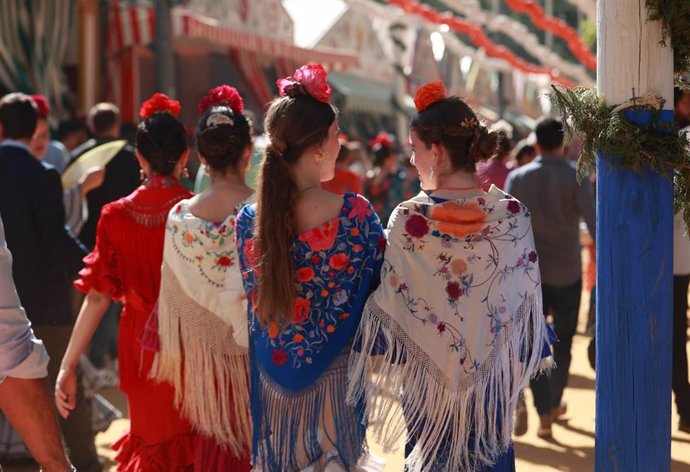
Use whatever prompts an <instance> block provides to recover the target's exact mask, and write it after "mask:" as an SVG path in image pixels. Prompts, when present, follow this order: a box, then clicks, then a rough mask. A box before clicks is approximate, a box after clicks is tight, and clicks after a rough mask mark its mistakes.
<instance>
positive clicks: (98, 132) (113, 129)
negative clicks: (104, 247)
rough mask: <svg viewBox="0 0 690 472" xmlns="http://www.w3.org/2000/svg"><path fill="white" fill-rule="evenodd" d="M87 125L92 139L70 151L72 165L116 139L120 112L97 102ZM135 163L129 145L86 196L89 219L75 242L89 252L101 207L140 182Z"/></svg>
mask: <svg viewBox="0 0 690 472" xmlns="http://www.w3.org/2000/svg"><path fill="white" fill-rule="evenodd" d="M88 124H89V128H90V129H91V132H92V133H93V138H92V139H89V140H88V141H86V142H85V143H84V144H82V145H81V146H79V147H77V148H76V149H75V150H74V151H73V152H72V162H76V161H78V160H79V158H80V157H81V156H82V155H84V153H85V152H86V151H89V150H91V149H93V148H94V147H96V146H99V145H101V144H104V143H107V142H109V141H113V140H115V139H119V137H120V111H119V110H118V108H117V107H116V106H115V105H113V104H112V103H98V104H96V105H94V106H93V107H92V108H91V110H90V111H89V116H88ZM139 171H140V169H139V162H138V161H137V158H136V156H135V155H134V150H133V149H132V148H131V147H130V146H125V147H124V148H123V149H122V150H121V151H120V152H119V153H117V155H116V156H115V157H113V159H112V160H111V161H110V162H109V163H108V165H106V166H105V180H104V181H103V184H102V185H101V186H100V187H98V188H96V189H94V190H92V191H90V192H89V193H88V194H87V195H86V200H87V202H88V207H89V217H88V219H87V220H86V223H85V224H84V227H83V228H82V230H81V232H80V233H79V240H80V241H81V242H82V243H84V245H85V246H86V247H88V248H89V250H91V249H93V247H94V244H95V243H96V226H97V225H98V218H99V217H100V216H101V208H103V205H105V204H107V203H110V202H113V201H115V200H118V199H120V198H122V197H124V196H127V195H129V194H130V193H132V192H133V191H134V190H135V189H136V188H137V187H138V186H139V184H140V183H141V178H140V172H139Z"/></svg>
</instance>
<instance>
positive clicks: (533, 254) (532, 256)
mask: <svg viewBox="0 0 690 472" xmlns="http://www.w3.org/2000/svg"><path fill="white" fill-rule="evenodd" d="M527 257H528V258H529V261H530V262H537V253H536V252H534V251H532V252H530V253H529V255H528V256H527Z"/></svg>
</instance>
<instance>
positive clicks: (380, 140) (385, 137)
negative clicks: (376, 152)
mask: <svg viewBox="0 0 690 472" xmlns="http://www.w3.org/2000/svg"><path fill="white" fill-rule="evenodd" d="M394 144H395V143H394V142H393V138H392V137H391V135H390V134H388V133H379V134H377V135H376V137H375V138H374V139H372V140H371V141H369V147H370V148H372V149H374V148H377V146H378V147H379V148H386V149H393V145H394Z"/></svg>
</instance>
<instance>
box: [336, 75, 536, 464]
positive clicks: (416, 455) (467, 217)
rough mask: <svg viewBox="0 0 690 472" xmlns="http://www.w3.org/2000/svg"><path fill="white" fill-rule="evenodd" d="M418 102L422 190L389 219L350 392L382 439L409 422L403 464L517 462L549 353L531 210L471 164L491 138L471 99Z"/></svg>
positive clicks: (435, 88) (413, 134)
mask: <svg viewBox="0 0 690 472" xmlns="http://www.w3.org/2000/svg"><path fill="white" fill-rule="evenodd" d="M415 104H416V106H417V110H418V113H417V115H416V116H415V118H414V120H413V121H412V125H411V130H410V144H411V145H412V150H413V155H412V163H413V164H414V165H415V167H417V169H418V171H419V175H420V179H421V183H422V188H423V189H425V190H424V191H422V192H421V193H420V194H419V195H417V196H416V197H414V198H413V199H411V200H408V201H406V202H403V203H401V204H400V205H399V206H398V207H397V208H396V209H395V211H394V212H393V214H392V215H391V218H390V221H389V223H388V231H387V232H388V245H387V248H386V252H385V259H384V264H383V268H382V270H381V285H380V286H379V288H378V289H377V290H376V291H375V292H374V293H373V294H372V295H371V296H370V297H369V300H368V301H367V304H366V306H365V309H364V313H363V315H362V321H361V324H360V327H359V330H358V333H357V337H356V341H355V346H356V351H358V352H353V354H352V356H351V359H350V388H349V399H350V401H353V402H356V401H358V400H360V399H361V398H362V396H365V397H366V399H367V403H368V414H369V421H370V425H373V426H372V427H373V429H374V432H375V433H376V434H377V435H378V438H379V439H380V440H382V441H383V444H384V447H389V448H390V447H392V446H393V444H394V443H395V442H396V440H397V439H398V438H399V437H400V436H401V434H402V433H403V432H404V431H405V428H407V431H408V436H407V437H408V440H407V447H406V458H405V466H406V470H408V471H414V472H417V471H433V472H436V471H444V472H446V471H447V472H451V471H453V472H457V471H462V472H473V471H481V472H486V471H494V472H510V471H514V470H515V456H514V453H513V448H512V441H511V433H512V429H513V415H514V412H515V407H516V402H517V399H518V395H519V392H520V390H521V389H522V388H523V387H524V386H525V385H527V383H528V381H529V379H530V377H532V376H533V375H535V374H536V373H537V372H538V371H539V370H540V368H541V367H542V366H543V365H544V358H545V357H548V356H549V355H550V350H549V348H548V343H549V335H548V328H547V326H546V323H545V322H544V317H543V314H542V310H541V291H540V277H539V266H538V264H537V257H538V256H537V253H536V251H535V246H534V240H533V236H532V228H531V224H530V216H529V212H528V210H527V208H525V207H524V206H523V205H522V204H521V203H520V202H518V201H517V200H515V199H513V198H512V197H511V196H510V195H507V194H505V193H503V192H502V191H500V190H499V189H497V188H496V187H492V188H491V189H490V190H489V191H488V192H484V191H482V190H481V188H480V186H479V184H478V182H477V179H476V174H475V165H476V163H477V162H478V161H482V160H486V159H488V158H490V157H491V156H492V155H493V154H494V153H495V150H496V145H497V135H496V134H495V133H492V132H489V131H488V130H487V128H486V127H484V126H483V125H482V124H480V123H479V121H478V120H477V117H476V116H475V114H474V113H473V111H472V110H471V109H470V108H469V106H467V105H466V104H465V103H464V102H463V101H462V100H460V99H459V98H458V97H454V96H452V97H446V95H445V90H444V88H443V85H442V84H441V83H439V82H435V83H431V84H428V85H426V86H424V87H422V89H420V91H419V92H418V93H417V95H416V97H415ZM373 356H381V357H382V358H383V359H382V360H381V359H380V360H379V361H378V362H376V363H373V362H371V359H372V357H373ZM373 365H375V366H376V372H375V373H372V370H373V369H372V366H373ZM372 374H373V375H372ZM398 401H399V402H400V405H401V407H402V410H403V415H396V414H395V409H394V407H395V404H396V403H398Z"/></svg>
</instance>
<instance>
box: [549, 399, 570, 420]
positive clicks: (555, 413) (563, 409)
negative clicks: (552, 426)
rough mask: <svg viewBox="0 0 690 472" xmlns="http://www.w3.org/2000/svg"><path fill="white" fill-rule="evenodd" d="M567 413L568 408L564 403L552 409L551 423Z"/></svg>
mask: <svg viewBox="0 0 690 472" xmlns="http://www.w3.org/2000/svg"><path fill="white" fill-rule="evenodd" d="M567 412H568V406H567V405H566V404H565V403H561V404H560V405H558V406H555V407H553V409H552V410H551V419H552V421H558V420H559V419H560V418H561V416H563V415H565V414H566V413H567Z"/></svg>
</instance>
